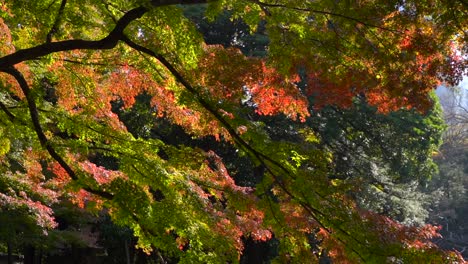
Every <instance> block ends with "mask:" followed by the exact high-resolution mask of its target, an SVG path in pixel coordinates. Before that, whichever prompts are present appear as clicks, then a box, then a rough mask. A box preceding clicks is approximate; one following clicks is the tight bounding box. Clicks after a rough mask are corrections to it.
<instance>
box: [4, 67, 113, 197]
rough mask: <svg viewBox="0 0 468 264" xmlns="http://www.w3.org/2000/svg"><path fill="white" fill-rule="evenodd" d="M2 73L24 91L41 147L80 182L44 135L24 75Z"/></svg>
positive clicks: (12, 70) (97, 192) (102, 193)
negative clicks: (7, 75) (10, 77)
mask: <svg viewBox="0 0 468 264" xmlns="http://www.w3.org/2000/svg"><path fill="white" fill-rule="evenodd" d="M1 71H2V72H5V73H8V74H10V75H11V76H13V77H14V78H15V79H16V81H17V82H18V84H19V86H20V88H21V90H22V91H23V93H24V95H25V97H26V101H27V103H28V108H29V113H30V115H31V120H32V123H33V126H34V131H35V132H36V135H37V137H38V139H39V142H40V143H41V146H42V147H43V148H45V149H46V150H47V152H48V153H49V155H50V156H51V157H52V158H53V159H54V160H56V161H57V162H58V163H59V164H60V166H62V168H63V169H64V170H65V171H66V172H67V174H68V175H69V176H70V178H71V179H72V180H75V181H76V180H78V179H79V178H78V176H77V175H76V173H75V171H74V170H73V169H72V168H71V167H70V165H68V163H67V162H66V161H65V160H64V159H63V158H62V157H61V156H60V155H59V154H58V153H57V151H55V149H54V148H53V147H52V145H51V144H50V143H49V140H48V139H47V137H46V135H45V134H44V131H43V129H42V126H41V123H40V122H39V112H38V110H37V105H36V102H35V101H34V97H33V96H32V94H31V92H30V89H29V85H28V83H27V81H26V79H25V78H24V76H23V74H22V73H21V72H20V71H18V70H17V69H15V68H14V67H9V68H7V69H1ZM83 189H84V190H85V191H88V192H90V193H92V194H95V195H98V196H100V197H102V198H106V199H109V200H110V199H112V198H113V197H114V195H113V194H111V193H108V192H105V191H102V190H96V189H93V188H91V187H89V186H85V187H83Z"/></svg>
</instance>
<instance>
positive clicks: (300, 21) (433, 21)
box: [0, 0, 468, 263]
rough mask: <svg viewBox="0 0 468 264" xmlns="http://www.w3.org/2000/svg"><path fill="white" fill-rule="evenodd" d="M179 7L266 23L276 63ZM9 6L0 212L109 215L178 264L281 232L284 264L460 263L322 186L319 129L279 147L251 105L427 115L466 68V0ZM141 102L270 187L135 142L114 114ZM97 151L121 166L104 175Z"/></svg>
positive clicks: (40, 216) (4, 9)
mask: <svg viewBox="0 0 468 264" xmlns="http://www.w3.org/2000/svg"><path fill="white" fill-rule="evenodd" d="M180 4H186V5H189V4H207V5H208V7H207V11H206V16H207V17H211V18H214V17H216V16H217V15H218V14H220V13H221V12H223V10H230V12H231V15H232V17H233V18H241V19H242V20H243V21H245V23H246V24H247V25H248V26H249V27H250V30H252V31H255V30H256V28H257V26H258V25H259V24H260V23H262V25H263V26H264V27H265V29H264V30H265V32H266V34H267V35H268V38H269V40H270V43H269V44H268V56H267V58H253V57H247V56H245V55H243V54H242V53H241V52H240V51H238V50H236V49H234V48H227V47H223V46H218V45H206V44H205V43H204V41H203V38H202V36H201V35H200V33H199V32H198V30H197V28H196V26H195V25H194V24H193V23H192V22H191V21H190V20H189V19H187V18H186V17H185V16H184V15H183V13H182V10H181V8H180V6H179V5H180ZM0 7H1V8H0V9H1V13H0V14H1V20H0V38H1V43H2V46H1V47H0V56H1V57H0V71H1V72H2V74H1V82H0V88H1V90H0V95H1V96H0V108H1V110H2V111H1V112H0V115H1V119H0V120H1V121H0V125H1V134H0V136H1V142H2V145H1V148H0V155H1V156H0V157H1V160H0V161H1V162H2V166H1V171H2V178H1V179H2V181H1V182H0V183H2V185H0V187H1V188H0V195H1V196H0V198H1V200H0V202H1V205H2V207H1V208H2V209H1V210H2V212H3V210H6V209H5V208H13V207H14V208H16V207H22V208H29V213H30V215H32V217H34V219H36V222H37V223H38V225H39V226H40V227H42V228H43V230H47V229H49V228H53V227H54V226H55V222H54V221H53V215H52V211H51V210H50V205H51V204H52V203H54V202H56V201H57V199H58V197H65V198H68V199H70V200H72V201H73V202H75V203H76V204H77V206H81V207H88V208H94V209H100V208H107V210H108V212H109V214H110V216H111V217H112V219H113V221H114V222H115V223H117V224H121V225H125V226H128V227H130V228H131V229H132V230H133V232H134V234H135V235H136V236H137V237H138V239H139V241H138V246H139V247H141V248H143V249H144V250H146V251H147V252H150V251H151V250H152V249H155V248H156V249H158V250H161V251H163V252H165V254H167V255H169V256H172V257H175V258H178V260H179V261H180V262H182V263H183V262H202V263H218V262H219V263H225V262H226V261H232V262H237V261H238V260H239V255H240V253H241V252H242V249H243V247H244V245H243V238H245V237H250V238H252V239H253V240H258V241H265V240H269V239H271V238H272V237H273V236H274V237H275V239H278V240H279V241H280V249H279V250H280V254H279V256H278V260H279V261H283V262H289V261H296V262H300V261H301V260H303V259H316V260H317V259H318V258H320V256H321V254H322V252H324V250H326V251H327V252H328V255H329V256H330V257H331V258H332V259H334V260H336V261H350V262H386V261H404V262H415V263H422V262H447V261H452V262H454V263H456V262H457V261H459V262H462V261H463V259H461V257H460V255H459V254H457V253H456V252H445V251H442V250H440V249H438V248H437V247H436V246H435V245H433V244H432V243H431V242H430V239H431V238H433V237H436V236H437V228H436V227H433V226H429V225H428V226H421V227H418V226H405V225H402V224H401V223H398V222H396V221H395V220H392V219H390V218H389V217H386V216H382V215H379V214H377V213H375V212H371V211H367V210H364V209H363V208H360V207H359V206H358V205H357V204H356V202H355V201H354V200H353V198H352V197H350V196H349V195H347V191H348V190H349V188H350V186H349V184H348V183H346V182H341V181H336V180H333V179H330V178H329V177H328V173H329V168H330V166H329V165H330V164H331V163H332V162H333V155H334V153H333V152H331V151H329V150H327V149H326V148H322V147H320V144H321V143H320V142H321V138H320V136H319V135H318V134H317V133H316V132H314V131H313V130H312V129H303V130H300V131H297V134H298V138H299V140H294V141H292V140H287V139H284V140H275V139H273V138H272V137H271V136H270V135H269V134H268V133H267V131H266V130H267V129H266V128H265V127H264V126H263V125H262V123H261V122H257V121H255V120H252V119H251V118H248V111H247V110H246V103H245V102H248V103H247V105H248V106H249V107H253V108H254V109H255V112H256V113H257V114H258V115H266V116H270V115H271V116H275V115H282V116H286V117H287V118H289V119H291V120H292V121H296V122H305V121H307V119H308V118H309V116H310V113H311V111H313V109H312V110H311V109H310V106H311V105H312V106H313V108H314V109H316V110H317V109H322V108H323V107H325V106H327V105H332V106H333V107H338V108H349V107H351V106H352V104H353V100H354V98H356V96H360V97H363V98H366V100H367V102H368V103H369V104H370V105H373V106H376V107H377V109H378V110H379V111H380V112H381V113H388V112H390V111H392V110H397V109H400V108H414V109H417V110H418V111H421V112H424V111H427V110H428V109H429V108H430V105H431V99H430V97H429V96H428V93H429V92H430V91H431V90H433V89H434V88H435V87H436V85H438V84H440V83H442V82H445V83H448V84H451V85H454V84H456V83H457V82H458V81H460V79H461V77H462V76H463V74H464V72H465V71H466V52H467V50H466V47H467V45H466V36H467V35H466V25H467V24H468V23H465V22H467V21H466V16H464V14H466V3H464V2H463V1H442V0H440V1H436V0H427V1H383V0H382V1H378V0H373V1H370V0H369V1H355V2H350V1H342V2H337V1H326V0H324V1H292V0H291V1H254V0H252V1H226V0H220V1H206V0H186V1H182V0H135V1H119V0H116V1H100V0H94V1H93V0H88V1H84V2H83V1H72V0H62V1H11V2H10V1H1V2H0ZM300 73H305V74H300ZM300 82H303V83H306V84H307V85H306V86H304V87H303V88H300V87H299V85H298V83H300ZM141 94H146V95H149V96H150V97H151V106H152V109H151V115H152V116H153V117H155V118H158V119H160V120H164V121H165V122H168V123H170V124H172V125H176V126H178V127H181V128H182V129H183V131H184V132H185V133H187V134H188V135H190V136H191V137H192V138H193V139H194V140H195V139H200V138H211V137H212V138H213V139H215V142H219V144H229V145H232V146H233V147H235V148H236V151H237V152H238V154H237V155H240V156H243V157H245V158H246V159H248V160H249V161H250V162H251V163H252V164H255V165H256V166H258V167H261V168H262V169H263V173H262V175H261V181H260V182H259V183H258V184H256V185H254V186H243V185H240V184H237V183H236V181H234V179H233V178H232V177H231V173H232V169H231V168H229V169H228V168H227V167H226V165H225V163H224V162H223V158H224V157H222V156H220V155H219V153H216V152H215V151H214V150H213V149H214V147H213V148H212V149H209V148H208V149H204V148H199V147H196V146H193V145H189V144H169V143H168V142H167V140H164V139H157V138H149V137H137V136H135V134H132V133H130V132H129V131H128V129H127V127H126V126H125V124H124V123H123V122H122V120H121V119H120V117H119V115H118V114H116V111H113V103H114V105H115V102H116V101H119V102H120V103H121V107H120V108H121V109H122V110H125V109H130V108H131V107H132V106H133V105H134V104H135V102H136V99H135V98H136V97H137V96H138V95H141ZM309 99H311V100H312V101H313V104H310V102H309ZM114 110H115V109H114ZM99 155H100V156H103V157H108V158H112V159H115V160H116V162H115V163H116V164H115V166H114V167H113V168H111V167H109V166H107V167H106V166H104V165H103V164H98V162H96V160H95V159H93V157H96V156H99ZM93 160H94V162H93ZM18 168H19V169H18ZM3 175H6V177H5V176H3ZM10 178H11V180H10ZM4 179H6V180H4ZM4 182H5V184H4ZM10 185H12V186H10ZM4 186H5V187H4ZM311 237H314V238H315V239H317V240H320V241H321V243H320V244H319V247H320V249H321V250H320V251H315V250H311V245H310V243H309V241H310V239H311Z"/></svg>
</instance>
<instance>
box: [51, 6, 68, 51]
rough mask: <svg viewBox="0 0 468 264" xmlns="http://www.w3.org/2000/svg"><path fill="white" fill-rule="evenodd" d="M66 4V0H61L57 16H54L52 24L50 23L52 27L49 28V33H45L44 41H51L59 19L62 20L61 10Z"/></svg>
mask: <svg viewBox="0 0 468 264" xmlns="http://www.w3.org/2000/svg"><path fill="white" fill-rule="evenodd" d="M66 4H67V0H62V3H61V4H60V8H59V11H58V13H57V16H56V17H55V21H54V24H53V25H52V28H51V29H50V31H49V33H47V39H46V43H50V42H52V36H53V35H54V34H55V33H57V31H58V27H59V25H60V21H61V20H62V15H63V10H64V9H65V5H66Z"/></svg>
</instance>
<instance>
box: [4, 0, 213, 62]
mask: <svg viewBox="0 0 468 264" xmlns="http://www.w3.org/2000/svg"><path fill="white" fill-rule="evenodd" d="M207 2H208V0H185V1H184V0H153V1H151V4H152V5H153V6H154V7H159V6H167V5H177V4H185V5H188V4H201V3H207ZM148 11H149V9H148V8H146V7H143V6H140V7H137V8H134V9H132V10H130V11H128V12H127V13H125V14H124V15H123V16H122V17H121V18H120V19H119V20H118V21H117V23H116V25H115V27H114V29H113V30H112V31H111V32H110V33H109V35H107V37H105V38H103V39H101V40H83V39H72V40H64V41H58V42H50V43H45V44H42V45H38V46H35V47H32V48H28V49H23V50H18V51H16V52H15V53H12V54H9V55H6V56H4V57H2V58H0V68H1V69H6V68H8V67H10V66H13V65H15V64H17V63H20V62H23V61H27V60H33V59H37V58H39V57H42V56H45V55H48V54H51V53H55V52H61V51H69V50H77V49H81V50H104V49H112V48H114V47H115V46H117V44H118V42H119V40H121V39H122V37H123V31H124V29H125V28H126V27H127V26H128V25H129V24H130V23H131V22H132V21H134V20H136V19H138V18H140V17H142V16H143V15H144V14H145V13H146V12H148Z"/></svg>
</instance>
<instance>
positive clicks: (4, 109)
mask: <svg viewBox="0 0 468 264" xmlns="http://www.w3.org/2000/svg"><path fill="white" fill-rule="evenodd" d="M0 109H2V110H3V112H5V114H6V115H7V116H8V118H9V119H10V121H14V120H15V119H16V116H15V115H14V114H12V113H11V112H10V110H8V108H7V107H6V105H5V104H3V103H2V102H0Z"/></svg>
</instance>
